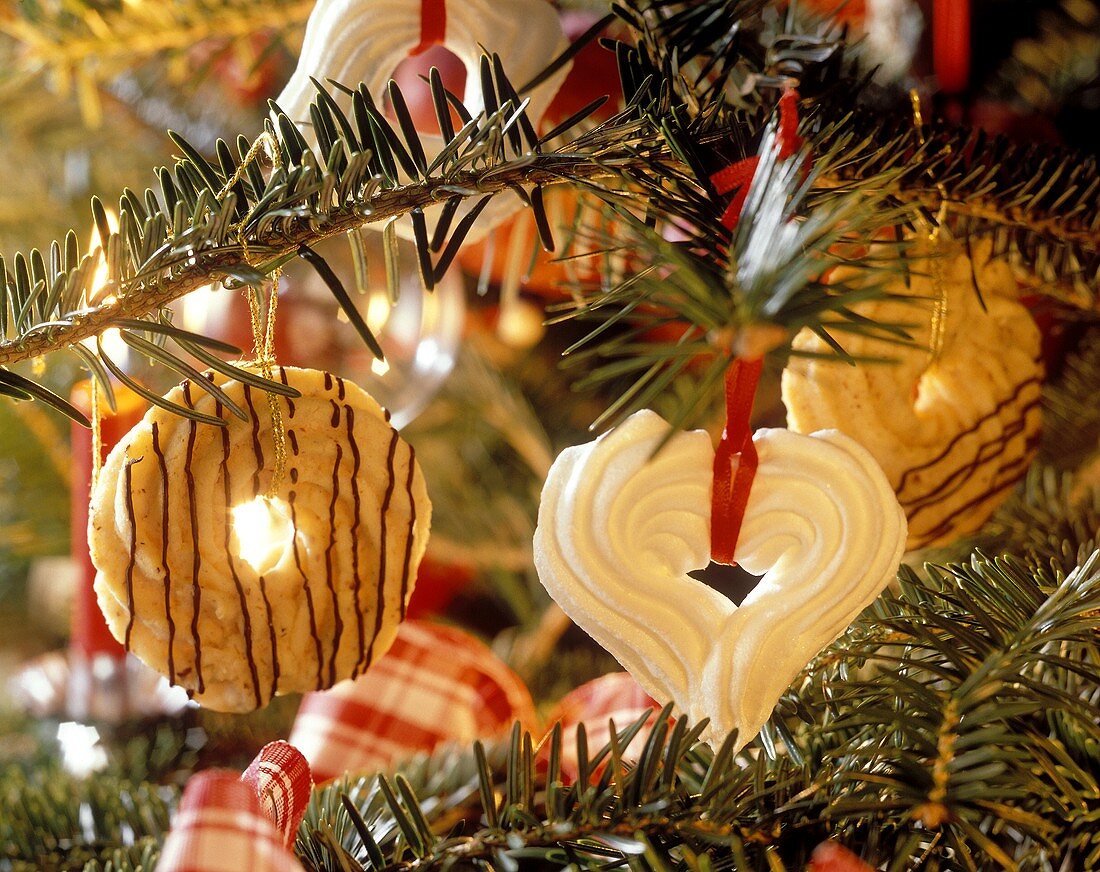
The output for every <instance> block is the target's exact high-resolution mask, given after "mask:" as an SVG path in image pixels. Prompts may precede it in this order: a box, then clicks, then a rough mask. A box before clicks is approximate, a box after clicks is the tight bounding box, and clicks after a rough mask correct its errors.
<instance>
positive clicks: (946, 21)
mask: <svg viewBox="0 0 1100 872" xmlns="http://www.w3.org/2000/svg"><path fill="white" fill-rule="evenodd" d="M932 68H933V70H934V71H935V73H936V78H937V79H938V80H939V85H940V90H941V91H942V92H943V93H945V94H958V93H960V92H962V91H965V90H966V86H967V83H968V81H969V79H970V0H934V3H933V5H932Z"/></svg>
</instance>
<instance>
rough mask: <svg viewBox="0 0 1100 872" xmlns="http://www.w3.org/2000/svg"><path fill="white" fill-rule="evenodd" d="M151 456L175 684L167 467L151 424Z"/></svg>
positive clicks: (170, 670)
mask: <svg viewBox="0 0 1100 872" xmlns="http://www.w3.org/2000/svg"><path fill="white" fill-rule="evenodd" d="M153 454H155V455H156V456H157V465H158V466H159V467H160V495H161V500H160V506H161V522H160V524H161V537H160V565H161V568H162V569H163V570H164V618H165V620H166V621H167V622H168V683H169V684H175V683H176V654H175V648H176V621H175V618H173V617H172V570H171V568H170V567H169V565H168V537H169V530H170V524H169V521H168V466H167V465H166V464H165V462H164V452H163V451H162V450H161V447H160V427H159V426H158V424H157V422H156V421H154V422H153Z"/></svg>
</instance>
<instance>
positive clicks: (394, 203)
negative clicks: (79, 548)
mask: <svg viewBox="0 0 1100 872" xmlns="http://www.w3.org/2000/svg"><path fill="white" fill-rule="evenodd" d="M612 177H614V171H613V170H611V169H609V168H605V167H604V166H602V165H600V164H597V163H594V162H578V163H577V164H576V165H574V166H571V167H568V169H567V171H566V172H565V173H556V172H551V171H549V170H544V169H538V168H535V169H532V168H531V167H530V166H526V165H518V166H510V167H502V168H501V169H500V170H499V171H498V172H496V173H492V174H491V175H490V177H489V178H486V174H485V173H473V172H466V173H460V174H457V175H455V176H451V177H449V178H447V179H446V180H441V179H431V180H429V181H427V182H424V183H422V184H416V185H408V186H405V187H401V188H395V189H392V190H388V191H383V192H382V193H380V194H378V195H377V196H376V197H374V198H373V200H372V201H371V203H370V207H369V208H370V213H369V214H368V215H366V216H364V215H363V211H364V210H363V209H362V208H361V207H356V208H353V209H342V210H336V211H334V212H332V213H330V215H329V221H328V222H327V223H326V224H325V225H323V226H322V227H320V228H317V229H314V228H311V227H310V226H309V224H308V222H305V221H303V222H300V223H299V225H298V226H297V227H296V228H295V229H294V230H293V232H290V233H279V234H272V237H271V238H269V239H262V240H261V239H253V240H249V243H248V248H249V251H250V252H251V253H252V254H253V255H254V256H255V255H259V256H261V257H262V258H263V259H264V260H272V259H275V258H278V257H282V256H285V255H291V254H294V253H295V252H297V251H298V249H299V248H300V247H301V246H302V245H313V244H314V243H316V242H319V241H321V240H323V239H328V238H329V237H332V236H337V235H339V234H342V233H346V232H348V231H349V230H353V229H356V228H359V227H365V226H367V225H369V224H378V223H382V222H385V221H389V220H390V219H392V218H397V217H400V216H402V215H405V214H407V213H408V212H410V211H411V210H413V209H415V208H417V207H425V206H431V205H434V204H436V203H439V202H442V201H444V200H446V199H447V198H448V197H450V196H453V191H452V189H453V188H454V187H456V186H457V187H467V188H470V189H474V190H477V191H479V192H481V193H484V194H491V193H499V192H501V191H504V190H507V189H509V188H510V187H512V186H514V185H552V184H558V183H561V182H563V181H565V180H566V178H568V179H569V180H577V181H595V180H598V179H605V178H612ZM242 259H243V255H242V249H241V248H240V247H238V246H232V247H226V246H221V247H219V248H218V249H217V250H216V251H212V252H209V253H206V254H203V253H201V252H200V253H198V254H196V255H195V257H194V260H195V262H194V263H191V264H188V265H187V266H186V267H183V268H182V269H178V270H171V271H169V270H165V271H162V272H161V273H159V274H157V275H153V276H145V277H141V278H137V279H133V280H131V281H130V282H128V283H124V284H123V285H122V287H121V288H119V289H118V290H117V291H115V293H114V295H113V296H112V297H109V298H108V301H107V302H103V303H100V304H99V305H97V306H95V307H93V308H91V309H88V310H85V311H82V312H79V313H76V314H74V315H72V316H71V318H70V319H69V320H68V321H66V322H65V323H61V324H58V323H56V322H53V323H51V324H50V325H48V326H43V327H41V328H39V329H35V328H33V327H32V328H31V330H30V331H28V332H27V333H25V334H24V335H23V336H21V337H19V338H18V339H11V340H7V341H5V342H0V366H9V365H11V364H14V363H19V362H20V361H24V360H31V359H33V358H35V357H40V356H42V355H44V354H49V353H51V352H54V351H59V350H61V349H63V348H66V347H68V346H70V345H75V344H76V343H78V342H82V341H83V340H85V339H88V338H91V337H94V336H98V335H99V334H100V333H102V332H103V331H104V330H106V329H107V328H108V327H110V326H111V324H112V323H113V322H115V321H117V320H118V319H120V318H140V317H143V316H145V315H149V314H151V313H153V312H156V311H157V310H158V309H160V308H162V307H164V306H166V305H168V304H169V303H171V302H172V301H173V300H177V299H179V298H180V297H182V296H185V295H186V294H189V293H190V292H191V291H193V290H195V289H196V288H199V287H202V286H203V285H205V284H209V282H210V281H211V279H213V278H215V277H217V276H224V275H229V274H230V273H231V271H232V269H233V268H234V267H235V266H239V265H240V264H241V262H242Z"/></svg>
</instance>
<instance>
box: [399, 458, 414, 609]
mask: <svg viewBox="0 0 1100 872" xmlns="http://www.w3.org/2000/svg"><path fill="white" fill-rule="evenodd" d="M415 472H416V450H415V449H414V448H413V447H412V446H411V445H410V446H409V476H408V478H407V479H406V481H405V491H406V492H407V493H408V496H409V530H408V534H407V536H406V538H405V565H404V567H403V568H402V570H401V620H405V609H406V608H407V607H408V604H407V603H406V600H407V599H408V598H409V569H410V563H411V561H412V548H413V534H414V533H415V532H416V500H415V498H414V497H413V474H414V473H415Z"/></svg>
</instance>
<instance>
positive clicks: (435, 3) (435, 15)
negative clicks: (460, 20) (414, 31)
mask: <svg viewBox="0 0 1100 872" xmlns="http://www.w3.org/2000/svg"><path fill="white" fill-rule="evenodd" d="M446 38H447V0H420V44H419V45H417V47H416V48H414V49H413V50H412V51H411V52H409V54H410V55H418V54H421V53H422V52H426V51H427V50H428V49H430V48H431V47H432V46H433V45H441V44H442V43H443V41H444V40H445V39H446Z"/></svg>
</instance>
